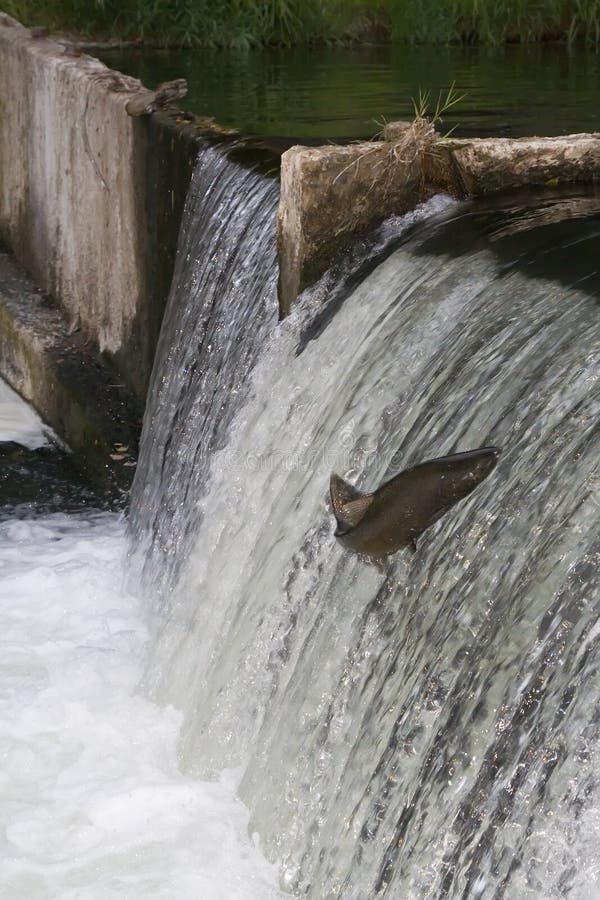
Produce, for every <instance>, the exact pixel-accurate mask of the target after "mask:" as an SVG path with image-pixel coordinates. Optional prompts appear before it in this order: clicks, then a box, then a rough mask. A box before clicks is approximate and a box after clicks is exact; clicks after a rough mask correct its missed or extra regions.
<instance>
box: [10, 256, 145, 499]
mask: <svg viewBox="0 0 600 900" xmlns="http://www.w3.org/2000/svg"><path fill="white" fill-rule="evenodd" d="M0 359H1V360H2V374H3V375H4V376H5V377H6V380H7V381H9V382H10V384H11V385H12V386H13V387H14V388H15V389H16V390H17V391H18V392H19V394H21V396H22V397H24V398H25V399H26V400H28V401H29V402H30V403H31V404H32V405H33V406H34V407H35V408H36V409H37V410H38V412H39V413H40V414H41V415H42V416H43V418H44V419H45V421H46V422H47V423H48V424H49V425H50V426H51V427H52V428H53V429H54V431H55V432H56V433H57V434H58V435H59V436H60V437H61V438H63V439H64V440H65V441H66V443H67V444H68V446H69V447H70V449H71V450H73V451H74V456H73V459H74V462H75V463H76V464H77V465H79V466H80V467H81V469H82V470H83V471H85V472H86V474H88V475H89V476H90V478H91V479H92V480H93V481H94V482H95V483H96V484H98V485H99V486H100V487H101V488H102V489H103V490H104V491H105V492H106V493H108V494H110V495H112V496H113V497H114V496H115V495H116V496H118V495H119V494H121V495H124V494H125V493H126V492H127V490H128V488H129V485H130V483H131V479H132V477H133V472H134V468H133V467H134V465H135V459H136V457H137V441H138V435H139V429H140V426H141V417H142V405H141V404H139V405H138V404H136V403H135V402H133V401H132V399H131V392H130V391H129V390H128V389H127V387H126V385H125V384H124V383H123V379H122V377H120V376H119V374H118V373H117V372H116V371H115V370H113V369H112V368H111V367H110V366H109V365H107V363H106V361H105V360H104V359H103V358H102V357H101V356H100V354H99V353H98V352H97V351H94V350H93V348H92V347H91V346H90V344H89V343H88V342H86V339H85V336H84V335H83V334H82V333H81V332H77V333H74V334H69V329H68V327H67V324H66V322H65V319H64V316H63V314H62V313H61V311H60V310H59V309H57V308H56V307H55V306H53V305H52V304H51V303H50V302H49V299H48V297H47V296H46V295H45V294H43V293H42V292H41V291H40V289H39V288H38V287H37V286H36V285H35V284H34V282H33V281H32V280H31V279H30V278H29V277H28V276H27V275H26V274H25V272H24V271H23V269H22V268H21V267H20V266H18V265H17V263H16V262H15V261H14V259H13V258H12V256H10V255H9V254H8V253H3V252H0Z"/></svg>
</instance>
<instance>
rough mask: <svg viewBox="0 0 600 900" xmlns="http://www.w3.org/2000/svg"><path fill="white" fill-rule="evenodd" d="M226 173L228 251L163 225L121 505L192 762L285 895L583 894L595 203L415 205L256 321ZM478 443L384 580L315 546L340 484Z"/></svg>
mask: <svg viewBox="0 0 600 900" xmlns="http://www.w3.org/2000/svg"><path fill="white" fill-rule="evenodd" d="M211 165H214V160H213V161H212V163H211ZM219 165H222V166H223V168H224V170H225V171H223V172H222V175H221V177H222V178H223V179H224V181H223V183H222V184H221V183H220V182H219V183H218V184H217V183H215V182H213V181H210V183H208V182H207V181H206V178H207V173H206V170H204V169H203V168H202V167H201V169H200V174H199V175H197V177H196V184H197V185H198V184H207V183H208V186H209V195H208V198H205V199H204V200H201V199H198V200H194V201H193V203H194V204H200V205H201V204H207V205H208V207H209V210H208V212H209V213H210V210H211V209H212V210H214V211H215V215H216V216H217V218H218V221H219V223H220V224H221V225H222V229H221V232H220V236H219V240H222V241H223V244H222V246H221V245H218V244H217V239H216V235H215V234H214V232H213V234H212V237H211V238H210V241H209V238H208V235H207V234H206V233H204V232H203V229H204V228H205V227H206V226H205V224H204V223H205V221H206V218H203V219H202V221H199V222H196V223H195V224H194V223H193V222H192V219H193V216H192V214H191V212H190V210H188V219H187V227H188V229H190V228H191V229H192V230H193V229H194V228H196V229H197V230H199V232H200V241H201V242H202V243H203V245H204V246H210V247H211V248H213V249H212V251H211V252H212V253H213V254H214V255H216V254H218V253H222V254H223V256H224V258H225V259H226V260H227V264H226V265H225V266H221V265H219V260H218V259H216V260H215V259H214V255H213V256H207V257H205V258H204V259H203V261H201V262H197V261H196V257H193V258H192V256H190V255H188V254H190V253H191V249H190V248H191V247H192V245H193V242H194V241H195V240H197V237H194V235H191V234H189V233H188V235H187V237H185V238H184V245H183V249H182V251H181V255H180V263H179V269H178V275H177V279H176V288H175V290H174V292H173V295H172V298H171V300H172V303H171V308H170V311H169V316H168V320H167V325H166V327H165V331H164V332H163V339H162V351H161V359H162V362H161V368H160V370H159V371H157V372H156V373H155V378H154V392H155V393H154V397H153V401H152V406H151V418H150V419H149V423H148V424H147V426H146V429H145V436H144V451H143V457H142V463H141V466H140V470H139V472H138V476H137V485H136V494H135V511H134V516H135V521H136V523H137V525H136V527H137V529H138V532H139V533H142V534H143V533H146V534H148V535H152V536H153V540H154V546H148V547H147V556H146V570H147V573H152V572H154V579H155V581H156V582H157V583H159V584H163V589H162V601H163V602H162V603H161V602H159V603H157V604H155V639H154V648H153V653H152V658H151V662H150V664H149V666H148V669H147V674H146V684H147V686H148V688H149V690H150V691H151V692H152V694H153V695H154V696H155V697H157V698H159V699H161V700H162V701H164V702H169V703H173V704H174V705H175V706H177V707H178V708H179V709H181V710H182V712H183V716H184V731H183V737H182V744H181V753H182V758H183V762H184V766H185V768H186V769H187V770H188V771H190V772H191V773H195V774H202V775H211V774H215V773H217V772H218V771H220V770H221V769H222V768H223V767H224V766H235V767H238V768H239V770H240V772H241V785H240V793H241V796H242V798H243V799H244V800H245V802H246V803H247V804H248V806H249V807H250V809H251V811H252V822H251V826H250V827H251V830H256V831H258V832H259V834H260V836H261V841H262V845H263V846H264V847H265V848H266V851H267V853H268V854H269V855H270V857H271V858H272V859H273V860H275V861H277V862H279V863H280V865H281V867H282V883H283V884H284V885H285V886H286V887H287V888H288V890H290V891H291V892H293V893H297V894H298V895H302V896H309V897H311V898H314V900H322V898H344V900H350V898H352V900H359V898H360V900H364V898H370V897H375V896H386V897H391V898H399V900H400V898H402V900H404V898H408V897H410V898H418V897H425V896H434V897H445V896H452V897H517V896H522V895H525V896H530V897H543V898H553V897H556V898H558V897H564V896H570V897H573V898H575V897H577V898H581V897H592V896H594V895H595V892H597V890H598V885H599V882H600V874H599V870H600V861H599V860H598V858H597V851H596V848H597V844H598V840H599V838H600V802H599V800H600V797H599V794H598V786H597V775H596V773H597V766H598V762H599V753H598V744H597V739H598V731H599V729H600V671H599V665H598V644H599V641H600V621H599V612H600V588H599V583H598V581H599V578H598V564H599V562H600V543H599V537H598V535H599V526H600V494H599V491H598V488H599V484H600V469H599V467H598V466H599V459H600V429H599V426H598V421H599V414H600V369H599V364H600V319H599V317H598V289H599V273H598V240H599V237H600V217H599V215H598V201H597V200H595V201H594V200H593V198H589V197H588V198H573V199H565V198H555V199H552V198H550V199H544V198H541V199H538V200H537V202H536V203H535V205H534V206H533V207H531V206H530V201H529V200H527V201H525V200H523V199H522V198H520V199H517V200H514V201H512V200H510V199H507V200H505V201H502V203H500V204H497V205H496V206H495V207H494V206H487V207H485V206H479V207H478V206H476V205H470V204H450V205H449V204H448V203H447V202H443V201H441V200H440V199H439V198H438V199H434V200H433V201H431V202H430V204H429V205H428V206H426V208H425V210H424V211H423V218H424V221H422V222H421V223H420V224H419V223H416V224H412V226H411V227H410V228H409V229H408V231H406V230H404V225H405V224H406V223H404V224H403V223H402V222H399V223H395V225H394V228H395V231H396V233H397V234H399V235H400V237H399V238H398V239H397V240H396V242H395V245H393V243H392V245H390V248H389V253H388V255H387V257H386V258H385V259H384V260H383V261H382V262H380V263H379V264H378V265H377V266H376V267H375V268H374V269H373V271H371V272H370V274H368V275H367V276H366V277H365V278H364V279H363V280H362V281H361V282H360V283H359V284H358V286H356V287H355V288H354V289H353V290H352V291H351V292H350V293H349V294H348V295H347V296H345V298H343V302H342V298H341V297H340V296H338V297H333V298H332V300H331V304H332V305H331V307H330V308H325V309H323V308H322V307H321V306H318V305H317V304H316V303H315V301H314V300H313V301H311V298H310V296H307V297H306V298H304V302H303V303H301V304H300V306H299V308H298V309H297V311H296V312H295V313H294V315H293V316H292V317H291V318H290V319H289V320H288V321H286V322H284V323H283V324H281V325H279V326H278V327H274V326H273V324H272V321H271V320H270V319H269V316H268V314H267V317H266V318H263V316H264V312H261V310H264V304H265V303H267V304H268V303H271V302H272V300H273V296H272V295H273V284H274V278H275V275H274V263H273V252H272V244H271V243H269V239H268V238H267V237H266V234H267V232H268V229H269V228H270V226H271V223H272V212H273V205H274V203H275V200H276V197H275V194H274V191H273V189H272V186H270V185H266V184H265V183H264V182H261V181H260V180H259V178H258V176H256V175H252V173H245V174H244V173H242V172H241V171H240V170H234V169H233V168H232V164H231V163H222V164H221V163H219ZM228 166H229V167H230V168H229V169H227V167H228ZM213 174H214V169H213ZM211 178H212V176H211ZM203 179H205V180H204V181H203ZM242 186H243V189H242ZM232 188H234V189H235V190H234V194H235V197H236V198H237V199H236V201H235V202H236V203H237V204H238V206H237V209H236V210H235V211H232V210H233V205H234V201H233V200H227V199H226V197H227V196H229V195H230V194H229V193H228V192H230V191H231V189H232ZM219 192H221V196H220V199H217V198H216V194H217V193H219ZM211 193H212V194H213V195H214V197H215V199H214V200H211ZM259 196H260V202H259V203H258V208H257V206H253V205H252V204H253V203H254V202H255V200H257V198H259ZM211 204H213V205H211ZM229 204H230V205H229ZM594 204H595V205H594ZM198 208H200V207H198ZM192 209H193V208H192ZM228 209H229V213H227V210H228ZM206 215H207V214H206V213H203V216H204V217H205V216H206ZM238 227H239V228H240V229H241V230H242V232H243V237H240V233H239V231H236V228H238ZM254 229H257V230H256V231H255V230H254ZM213 239H214V242H213ZM246 239H249V242H248V243H245V240H246ZM218 246H219V248H220V249H217V247H218ZM253 250H256V253H253V252H252V251H253ZM215 273H216V274H215ZM213 277H216V278H217V279H220V287H219V288H218V289H216V288H215V289H213V284H212V278H213ZM240 285H242V287H241V288H240ZM201 291H203V292H204V298H203V299H202V301H201V304H200V307H199V308H200V309H201V311H202V312H201V315H200V316H199V315H198V313H197V312H196V311H195V310H196V307H195V306H194V304H195V302H196V301H195V299H194V298H196V297H198V296H199V295H200V293H201ZM240 291H241V292H242V293H243V294H244V295H245V302H244V304H241V303H240V302H239V300H240ZM176 307H177V308H176ZM191 322H193V323H194V324H193V325H192V324H190V323H191ZM199 334H201V338H200V339H199V336H198V335H199ZM213 342H214V343H213ZM213 347H214V350H213ZM217 348H218V349H217ZM242 378H244V379H245V381H244V382H243V384H242ZM231 379H233V384H232V380H231ZM486 444H496V445H498V446H500V447H502V449H503V452H502V455H501V459H500V462H499V464H498V467H497V469H496V470H495V472H494V473H493V475H492V476H490V478H488V479H487V480H486V481H485V482H484V483H483V484H482V485H480V486H479V487H478V489H477V490H476V491H475V492H474V493H473V494H472V495H471V497H469V498H468V499H467V500H466V501H464V502H463V503H461V504H460V505H459V506H457V507H456V508H455V509H454V510H452V511H451V512H450V513H449V514H448V515H447V516H446V517H444V518H443V519H442V520H441V521H440V522H439V523H437V524H436V525H435V526H434V527H433V528H432V529H430V531H428V532H426V534H425V535H424V536H423V538H422V539H421V541H420V543H419V548H418V552H417V553H416V554H415V555H414V556H410V555H409V554H398V555H397V556H396V557H395V558H394V560H393V565H391V566H390V569H389V571H388V572H387V574H382V573H380V572H379V571H378V570H377V569H374V568H372V567H368V566H365V565H364V564H363V563H362V562H361V561H360V560H358V559H357V558H356V557H354V556H352V555H350V554H349V553H347V552H345V551H344V550H343V549H342V548H341V547H340V546H339V545H338V544H337V543H336V541H335V539H334V537H333V524H332V516H331V511H330V508H329V504H328V498H327V486H328V478H329V473H330V471H331V470H332V469H333V470H335V471H337V472H339V474H341V475H342V476H344V477H346V478H348V479H349V480H351V481H352V482H353V483H356V484H357V485H358V486H359V487H361V488H363V489H370V488H372V487H375V486H377V485H378V484H379V483H380V482H381V481H382V480H383V479H384V478H386V477H388V476H389V475H390V474H392V473H393V472H395V471H398V470H399V469H401V468H404V467H407V466H409V465H411V464H413V463H415V462H417V461H420V460H423V459H426V458H430V457H433V456H439V455H441V454H444V453H450V452H453V451H456V450H465V449H470V448H474V447H478V446H483V445H486ZM157 502H158V504H159V506H158V508H157V507H156V504H157ZM150 509H152V510H154V509H156V512H152V514H150V512H149V510H150ZM165 560H166V562H165ZM165 567H166V570H167V572H168V579H165V578H164V577H163V575H162V574H161V572H164V571H165ZM167 593H168V594H169V595H170V602H169V603H166V602H165V597H166V596H167Z"/></svg>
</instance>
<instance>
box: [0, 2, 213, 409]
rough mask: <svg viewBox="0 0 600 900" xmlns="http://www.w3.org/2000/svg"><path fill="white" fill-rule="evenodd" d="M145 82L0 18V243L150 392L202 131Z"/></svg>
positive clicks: (141, 392)
mask: <svg viewBox="0 0 600 900" xmlns="http://www.w3.org/2000/svg"><path fill="white" fill-rule="evenodd" d="M140 89H141V85H140V83H139V82H138V81H137V80H136V79H133V78H129V77H126V76H122V75H120V74H119V73H115V72H112V71H111V70H109V69H107V68H106V67H105V66H104V65H103V64H102V63H101V62H99V61H98V60H96V59H93V58H91V57H88V56H70V55H68V51H65V46H64V45H63V44H61V43H58V42H56V41H52V40H48V39H45V38H41V39H40V38H34V37H32V36H31V35H30V32H29V31H28V30H27V29H25V28H23V27H22V26H21V25H19V24H18V23H16V22H14V20H12V19H9V18H8V17H7V16H1V15H0V238H1V239H2V241H3V242H4V243H5V244H6V245H7V246H8V247H9V248H10V249H11V250H12V251H13V253H14V254H15V256H16V258H17V259H18V260H19V262H21V263H22V264H23V265H24V266H25V267H26V268H27V270H28V271H29V272H30V273H31V274H32V276H33V277H34V279H35V280H36V282H37V283H38V284H39V285H40V286H41V287H42V288H43V289H44V290H45V291H47V292H48V293H49V294H50V295H52V296H53V297H55V298H56V299H57V300H58V301H59V303H60V305H61V306H62V307H63V309H64V310H65V312H66V314H67V317H68V318H69V320H70V322H71V325H72V328H73V329H80V330H81V332H82V333H83V334H84V335H85V336H86V337H87V338H88V339H90V340H91V341H92V342H93V343H95V344H97V345H98V346H99V348H100V350H101V351H102V352H103V353H104V354H106V355H107V356H108V357H109V358H110V359H111V360H112V361H113V362H114V364H115V365H116V366H117V368H118V369H119V371H120V372H121V374H122V375H123V376H124V378H125V379H126V381H127V382H128V384H129V386H130V387H131V388H132V389H133V390H134V391H135V393H136V394H137V396H138V397H139V398H143V397H144V396H145V391H146V387H147V383H148V378H149V375H150V369H151V365H152V359H153V355H154V349H155V345H156V341H157V338H158V331H159V328H160V321H161V319H162V313H163V310H164V304H165V301H166V297H167V295H168V289H169V283H170V279H171V273H172V268H173V261H174V253H175V246H176V238H177V232H178V229H179V222H180V218H181V212H182V208H183V203H184V200H185V195H186V192H187V187H188V184H189V180H190V177H191V172H192V169H193V164H194V161H195V157H196V154H197V150H198V138H197V135H196V133H195V131H194V129H193V128H189V127H187V128H186V127H180V126H179V125H177V124H176V123H175V121H174V117H173V116H169V115H168V114H166V113H163V114H159V115H153V116H151V117H143V118H132V117H131V116H129V115H128V114H127V113H126V111H125V105H126V103H127V101H128V100H130V99H131V98H132V96H135V94H136V93H137V92H138V91H139V90H140Z"/></svg>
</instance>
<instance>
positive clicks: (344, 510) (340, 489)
mask: <svg viewBox="0 0 600 900" xmlns="http://www.w3.org/2000/svg"><path fill="white" fill-rule="evenodd" d="M329 490H330V494H331V503H332V505H333V511H334V513H335V518H336V520H337V524H338V531H339V532H340V533H343V532H347V531H350V529H351V528H354V527H355V526H356V525H358V523H359V522H360V520H361V519H362V517H363V516H364V514H365V513H366V511H367V510H368V508H369V506H370V505H371V503H372V502H373V494H361V492H360V491H358V490H357V489H356V488H355V487H353V486H352V485H351V484H348V482H347V481H344V479H343V478H340V476H339V475H336V474H335V472H332V473H331V479H330V482H329Z"/></svg>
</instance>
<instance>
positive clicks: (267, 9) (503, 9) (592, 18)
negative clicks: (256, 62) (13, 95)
mask: <svg viewBox="0 0 600 900" xmlns="http://www.w3.org/2000/svg"><path fill="white" fill-rule="evenodd" d="M3 8H4V11H5V12H7V13H9V15H12V16H14V17H15V18H17V19H19V20H20V21H22V22H24V23H25V24H27V25H45V26H46V27H48V28H50V29H52V30H64V31H70V32H76V33H79V34H82V35H87V36H93V37H95V38H107V37H119V38H122V39H124V40H127V39H141V40H143V41H146V42H148V43H154V44H160V45H179V46H227V47H249V46H263V45H266V44H279V45H284V46H289V45H292V44H302V43H329V42H330V43H335V42H347V41H353V40H358V41H362V40H371V41H373V40H379V41H381V40H385V39H387V40H389V39H392V40H394V41H398V42H405V43H456V42H460V43H488V44H489V43H492V44H499V43H503V42H505V41H523V42H526V41H540V40H547V39H562V40H568V41H570V42H572V41H575V40H585V41H588V42H590V43H592V44H595V45H596V46H598V45H600V3H599V2H598V0H4V3H3Z"/></svg>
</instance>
